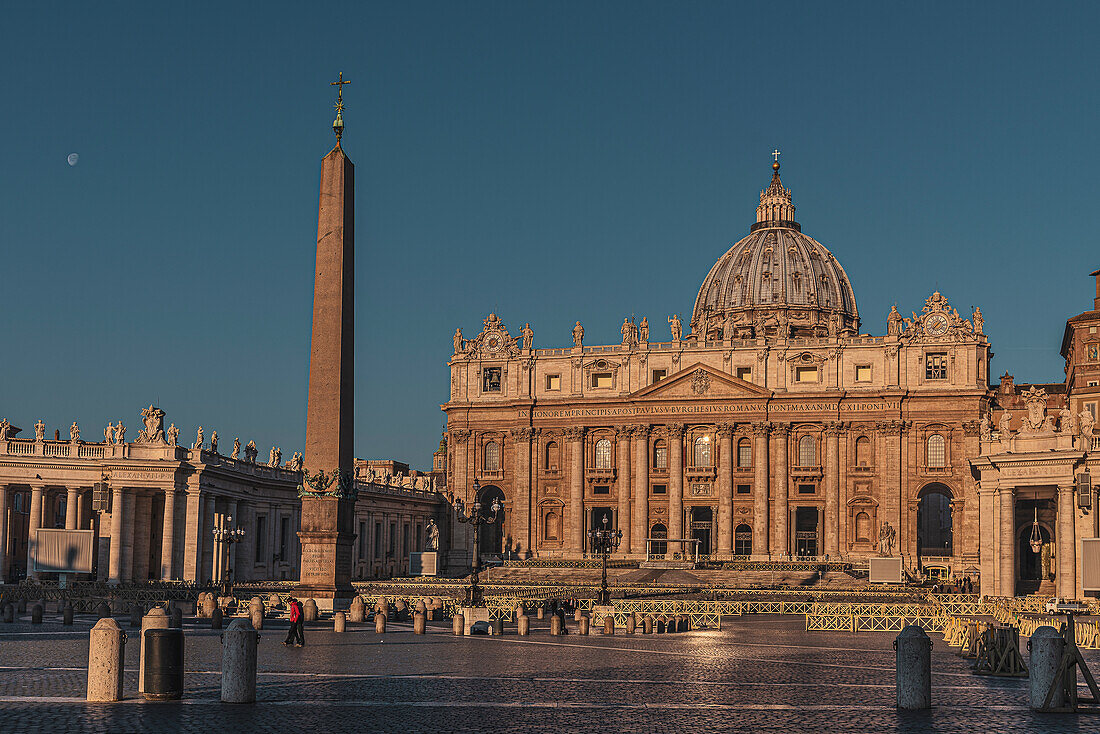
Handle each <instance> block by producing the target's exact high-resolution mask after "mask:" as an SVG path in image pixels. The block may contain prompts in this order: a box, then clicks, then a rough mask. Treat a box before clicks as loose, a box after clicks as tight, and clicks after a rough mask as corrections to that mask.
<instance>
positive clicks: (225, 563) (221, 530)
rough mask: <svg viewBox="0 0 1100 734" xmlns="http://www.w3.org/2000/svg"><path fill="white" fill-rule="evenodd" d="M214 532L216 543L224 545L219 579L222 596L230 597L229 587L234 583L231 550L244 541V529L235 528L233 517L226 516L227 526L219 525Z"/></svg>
mask: <svg viewBox="0 0 1100 734" xmlns="http://www.w3.org/2000/svg"><path fill="white" fill-rule="evenodd" d="M213 532H214V542H215V543H221V544H222V545H221V548H222V557H221V561H222V573H221V579H219V581H221V584H222V596H229V587H230V583H231V582H232V578H231V576H232V571H231V569H230V568H229V558H230V554H229V548H230V547H231V546H232V545H233V544H234V543H239V542H241V541H242V540H244V528H235V527H233V516H232V515H226V517H225V525H223V526H222V527H218V526H217V525H215V526H214V531H213Z"/></svg>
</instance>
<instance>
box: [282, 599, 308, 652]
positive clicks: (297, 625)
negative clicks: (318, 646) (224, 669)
mask: <svg viewBox="0 0 1100 734" xmlns="http://www.w3.org/2000/svg"><path fill="white" fill-rule="evenodd" d="M295 640H296V641H295ZM283 644H284V645H291V644H293V645H294V646H295V647H302V646H303V645H305V644H306V637H305V621H304V620H303V619H302V605H301V604H299V603H298V600H297V599H294V598H292V599H291V600H290V630H288V631H287V633H286V639H285V640H283Z"/></svg>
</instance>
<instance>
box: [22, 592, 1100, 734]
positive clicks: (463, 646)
mask: <svg viewBox="0 0 1100 734" xmlns="http://www.w3.org/2000/svg"><path fill="white" fill-rule="evenodd" d="M95 621H96V620H95V617H93V616H92V615H77V617H76V620H75V624H74V626H72V627H63V626H62V625H61V624H60V618H59V617H58V615H56V614H52V613H47V614H46V616H45V618H44V622H43V624H41V625H32V624H31V623H30V616H29V615H20V616H19V617H18V618H17V619H16V621H15V622H14V623H13V624H8V625H4V626H3V627H2V628H0V730H2V731H5V732H13V731H19V732H22V731H87V732H94V731H103V732H120V731H126V732H129V731H180V732H190V731H209V730H210V727H211V725H212V723H213V722H218V726H220V727H230V728H233V727H236V728H241V729H244V730H248V731H279V732H286V731H306V730H310V731H333V730H336V731H404V732H409V731H438V732H444V731H481V732H520V731H598V730H606V729H608V728H613V729H616V730H619V731H639V732H643V731H645V732H649V731H653V732H657V731H662V732H663V731H686V730H693V731H784V732H796V731H804V732H809V731H814V732H875V731H911V732H923V731H939V732H968V733H973V732H986V731H988V732H1003V731H1029V732H1042V731H1096V729H1095V728H1093V727H1096V725H1097V721H1096V720H1095V718H1093V717H1089V716H1066V715H1050V714H1048V715H1040V714H1035V713H1033V712H1031V711H1029V710H1028V707H1027V685H1028V681H1027V679H1006V678H991V677H981V676H977V675H974V674H973V673H971V672H970V661H968V660H964V659H962V658H959V657H957V656H955V655H954V654H953V652H952V651H951V650H950V649H949V648H948V647H947V646H946V645H945V644H944V643H943V641H942V640H941V639H940V638H939V636H938V635H936V636H934V637H933V639H934V641H935V642H934V648H933V652H932V686H933V688H932V697H933V708H932V709H931V710H930V711H927V712H900V711H898V710H897V709H896V708H895V689H894V651H893V648H892V643H893V640H894V638H895V634H894V633H859V634H851V633H838V632H830V633H821V632H805V631H804V622H803V619H802V617H796V616H779V615H775V616H764V615H755V616H746V617H742V618H738V619H735V620H732V621H731V620H726V621H725V622H724V623H723V629H722V630H721V631H708V630H698V631H688V632H681V633H675V634H666V635H640V634H636V635H625V634H623V633H622V632H621V631H620V632H619V633H618V634H616V635H614V636H605V635H602V634H597V633H593V634H591V635H588V636H581V635H577V634H575V632H576V624H574V623H573V622H572V620H570V623H569V629H570V633H571V634H569V635H567V636H565V637H550V636H549V634H548V628H547V622H546V621H544V620H536V619H532V630H531V635H530V636H527V637H519V636H518V635H517V634H516V630H515V627H514V626H507V627H506V628H505V634H504V635H503V636H494V637H486V636H469V637H455V636H453V635H452V634H451V630H450V625H449V623H445V622H434V623H429V625H428V632H427V634H426V635H423V636H420V635H413V634H412V629H411V625H410V624H408V623H407V622H405V623H403V622H390V624H389V628H388V629H387V632H386V634H383V635H379V634H376V633H375V631H374V625H373V624H361V625H352V624H349V625H348V628H347V631H346V632H344V633H343V634H337V633H335V632H333V631H332V623H331V621H319V622H317V623H311V624H309V625H307V628H306V646H305V647H303V648H300V649H299V648H285V647H283V645H282V639H283V637H284V636H285V634H286V622H285V621H283V620H271V621H269V622H267V623H266V624H265V628H264V630H263V631H262V632H261V633H260V638H261V639H260V644H259V651H258V667H259V675H258V690H257V702H256V703H255V704H245V705H233V704H226V703H222V702H221V701H220V699H219V693H220V675H221V674H220V663H221V645H220V634H221V632H220V631H219V630H213V629H211V628H210V624H209V620H205V619H194V618H185V619H184V631H185V636H186V647H185V661H186V669H187V675H186V679H185V680H186V682H185V688H186V690H185V693H184V698H183V700H182V701H176V702H165V703H153V702H147V701H144V700H143V699H141V698H140V697H139V696H138V695H137V667H138V649H137V644H136V642H137V630H132V629H130V628H129V627H128V620H125V619H123V618H121V617H120V618H118V621H119V624H120V626H122V627H123V629H124V631H126V632H127V634H128V636H129V639H128V640H127V645H126V670H125V690H126V696H127V697H126V699H125V700H124V701H122V702H120V703H114V704H96V703H88V702H86V701H85V700H84V696H85V690H86V682H87V663H88V631H89V629H90V628H91V626H92V624H93V623H94V622H95ZM1083 652H1084V654H1085V657H1086V660H1087V661H1088V662H1089V664H1090V665H1091V666H1092V667H1093V669H1094V670H1095V669H1096V668H1097V667H1100V652H1098V651H1095V650H1085V651H1083Z"/></svg>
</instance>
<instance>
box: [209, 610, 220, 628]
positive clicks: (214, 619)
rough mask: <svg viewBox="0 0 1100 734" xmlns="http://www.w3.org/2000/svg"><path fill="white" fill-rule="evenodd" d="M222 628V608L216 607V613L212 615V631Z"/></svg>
mask: <svg viewBox="0 0 1100 734" xmlns="http://www.w3.org/2000/svg"><path fill="white" fill-rule="evenodd" d="M221 628H222V608H221V607H214V611H212V612H211V613H210V629H212V630H220V629H221Z"/></svg>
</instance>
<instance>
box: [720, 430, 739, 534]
mask: <svg viewBox="0 0 1100 734" xmlns="http://www.w3.org/2000/svg"><path fill="white" fill-rule="evenodd" d="M716 433H717V434H718V553H719V555H730V554H732V553H733V465H734V463H735V462H736V461H737V457H736V456H734V453H733V426H731V425H728V424H722V425H720V426H718V430H717V431H716Z"/></svg>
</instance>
